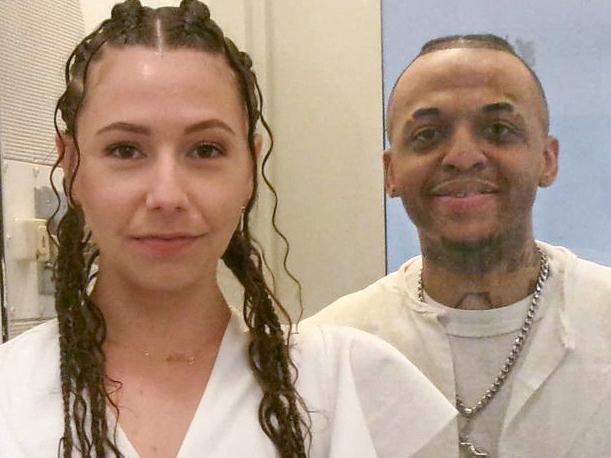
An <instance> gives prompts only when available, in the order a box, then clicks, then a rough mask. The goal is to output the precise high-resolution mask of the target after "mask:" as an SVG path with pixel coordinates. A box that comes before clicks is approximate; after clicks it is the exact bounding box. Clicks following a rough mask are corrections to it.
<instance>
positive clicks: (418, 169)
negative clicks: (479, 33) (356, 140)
mask: <svg viewBox="0 0 611 458" xmlns="http://www.w3.org/2000/svg"><path fill="white" fill-rule="evenodd" d="M543 110H544V109H543V101H542V98H541V95H540V94H539V92H538V91H537V86H536V83H535V82H534V80H533V78H532V76H531V75H530V73H529V72H528V70H527V69H526V68H525V67H524V65H523V64H522V63H521V62H520V61H519V60H518V59H516V58H515V57H513V56H511V55H510V54H508V53H504V52H501V51H496V50H489V49H447V50H441V51H435V52H432V53H430V54H427V55H424V56H422V57H420V58H418V59H417V60H416V61H414V63H413V64H412V65H411V66H410V67H409V68H408V69H407V71H406V72H405V73H404V74H403V76H402V77H401V80H400V81H399V83H398V85H397V87H396V88H395V93H394V98H393V102H392V107H391V110H390V113H391V116H390V119H389V122H390V126H391V127H390V129H389V137H390V140H391V144H392V146H391V148H390V150H389V151H387V152H385V154H384V167H385V177H386V189H387V192H388V193H389V194H390V195H391V196H400V197H401V199H402V201H403V205H404V206H405V209H406V211H407V213H408V215H409V217H410V218H411V219H412V221H413V222H414V224H415V225H416V226H417V228H418V232H419V235H420V239H421V242H422V243H423V244H430V243H434V244H439V243H442V244H448V243H450V244H453V245H456V244H458V245H465V246H478V245H479V244H481V243H486V242H489V241H491V240H498V239H499V238H502V237H503V236H506V235H507V234H513V236H519V237H526V238H528V237H532V215H531V214H532V206H533V204H534V200H535V195H536V192H537V187H538V186H549V185H550V184H552V182H553V181H554V179H555V177H556V173H557V154H558V144H557V141H556V140H555V139H554V138H553V137H548V136H547V133H546V131H545V127H544V116H545V115H544V111H543Z"/></svg>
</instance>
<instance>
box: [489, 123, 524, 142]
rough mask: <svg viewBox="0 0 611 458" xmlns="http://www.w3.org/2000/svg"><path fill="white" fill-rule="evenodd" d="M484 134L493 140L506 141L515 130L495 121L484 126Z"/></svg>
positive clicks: (511, 136)
mask: <svg viewBox="0 0 611 458" xmlns="http://www.w3.org/2000/svg"><path fill="white" fill-rule="evenodd" d="M484 134H485V136H486V137H488V138H491V139H492V140H494V141H508V140H511V139H512V138H513V136H514V135H515V134H516V131H515V130H514V129H513V128H511V127H510V126H508V125H506V124H503V123H500V122H495V123H492V124H490V125H489V126H487V127H486V128H484Z"/></svg>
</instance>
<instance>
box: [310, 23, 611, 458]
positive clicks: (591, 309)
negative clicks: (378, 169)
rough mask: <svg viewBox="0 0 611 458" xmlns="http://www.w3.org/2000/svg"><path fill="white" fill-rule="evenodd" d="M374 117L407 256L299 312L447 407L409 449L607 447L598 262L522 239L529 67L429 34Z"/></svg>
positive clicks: (608, 333) (609, 367) (607, 324)
mask: <svg viewBox="0 0 611 458" xmlns="http://www.w3.org/2000/svg"><path fill="white" fill-rule="evenodd" d="M387 118H388V119H387V122H388V125H387V133H388V138H389V140H390V145H391V146H390V148H389V150H388V151H386V152H385V153H384V157H383V160H384V170H385V184H386V191H387V193H388V195H390V196H391V197H400V198H401V200H402V201H403V205H404V207H405V209H406V211H407V214H408V215H409V217H410V219H411V220H412V222H413V223H414V224H415V226H416V227H417V230H418V235H419V239H420V245H421V251H422V256H421V257H420V256H419V257H417V258H414V259H411V260H409V261H408V262H406V263H405V264H404V265H403V266H402V267H401V268H400V269H399V270H398V271H397V272H394V273H392V274H390V275H388V276H387V277H384V278H382V279H381V280H379V281H377V282H376V283H374V284H373V285H371V286H369V287H368V288H366V289H364V290H362V291H359V292H357V293H354V294H351V295H348V296H346V297H343V298H341V299H339V300H338V301H336V302H335V303H333V304H331V305H330V306H329V307H327V308H326V309H324V310H323V311H322V312H320V313H319V314H318V315H316V316H315V317H313V318H311V319H310V320H308V322H309V323H337V324H345V325H349V326H354V327H357V328H361V329H364V330H366V331H369V332H371V333H373V334H377V335H378V336H381V337H383V338H384V339H386V340H387V341H388V342H390V343H391V344H393V345H395V346H396V347H397V348H398V349H399V350H401V351H402V352H403V353H404V354H405V355H406V356H407V357H408V358H409V359H410V360H411V361H412V362H413V363H414V364H416V365H417V366H418V367H419V368H420V370H421V371H422V372H423V373H424V374H425V375H426V376H427V377H429V378H430V379H431V381H432V382H433V383H434V384H435V385H436V386H437V388H439V389H440V391H442V392H443V393H444V394H445V395H446V396H447V398H448V399H449V400H451V401H452V402H455V403H456V407H457V409H458V410H459V412H460V415H459V417H458V421H457V422H456V423H454V424H453V425H452V426H451V427H450V428H448V429H447V430H446V431H444V433H443V437H441V438H440V441H439V443H437V444H435V448H434V449H433V448H431V449H429V450H425V451H423V452H422V455H423V456H435V457H443V458H445V457H456V456H461V457H462V456H494V457H497V456H498V457H512V458H514V457H554V458H557V457H580V458H581V457H602V456H611V269H609V268H606V267H603V266H599V265H596V264H593V263H590V262H587V261H584V260H581V259H578V258H577V257H576V256H575V255H573V254H572V253H571V252H569V251H568V250H566V249H564V248H560V247H552V246H550V245H547V244H544V243H541V242H535V240H534V236H533V223H532V208H533V204H534V201H535V196H536V192H537V188H538V187H546V186H550V185H551V184H552V183H553V182H554V180H555V178H556V175H557V171H558V142H557V140H556V139H555V138H554V137H552V136H550V135H549V134H548V128H549V120H548V109H547V102H546V99H545V94H544V92H543V88H542V87H541V84H540V82H539V80H538V78H537V77H536V75H535V74H534V72H533V71H532V70H531V69H530V68H529V67H528V66H527V64H526V63H525V62H524V61H522V60H521V59H520V58H519V57H518V56H517V55H516V54H515V52H514V51H513V49H512V47H511V46H510V45H509V44H508V43H507V42H505V41H504V40H502V39H500V38H498V37H496V36H493V35H468V36H453V37H446V38H441V39H437V40H433V41H432V42H429V43H427V44H426V45H425V46H424V47H423V48H422V51H421V53H420V54H419V55H418V57H417V58H416V59H415V60H414V61H413V62H412V63H411V64H410V65H409V66H408V67H407V68H406V70H405V71H404V72H403V74H402V75H401V76H400V78H399V79H398V81H397V82H396V85H395V87H394V89H393V93H392V95H391V99H390V101H389V107H388V116H387ZM405 427H406V428H409V427H410V425H405Z"/></svg>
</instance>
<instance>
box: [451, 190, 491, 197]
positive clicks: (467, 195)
mask: <svg viewBox="0 0 611 458" xmlns="http://www.w3.org/2000/svg"><path fill="white" fill-rule="evenodd" d="M479 194H488V193H487V192H484V191H470V192H456V193H454V197H470V196H476V195H479Z"/></svg>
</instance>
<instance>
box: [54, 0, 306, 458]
mask: <svg viewBox="0 0 611 458" xmlns="http://www.w3.org/2000/svg"><path fill="white" fill-rule="evenodd" d="M134 45H139V46H147V47H156V48H163V49H176V48H192V49H197V50H201V51H204V52H208V53H212V54H220V55H223V56H225V58H226V60H227V62H228V64H229V65H230V67H231V68H232V69H233V71H234V73H235V74H236V76H237V80H238V82H239V86H240V87H239V89H240V93H241V95H242V99H243V101H244V104H245V108H246V113H247V116H248V143H249V146H250V149H251V151H252V152H253V161H252V168H253V176H254V192H253V198H251V200H250V201H249V202H248V204H247V206H246V208H245V211H244V217H243V224H241V227H240V228H238V230H237V231H236V232H235V234H234V236H233V237H232V239H231V241H230V244H229V246H228V248H227V250H226V252H225V254H224V255H223V261H224V262H225V263H226V265H227V266H228V267H229V269H230V270H231V271H232V272H233V274H234V275H235V276H236V277H237V279H238V280H239V281H240V283H241V284H242V286H243V287H244V312H243V313H244V319H245V322H246V325H247V327H248V329H249V333H250V337H251V342H250V345H249V352H248V354H249V359H250V364H251V367H252V370H253V373H254V375H255V378H256V379H257V381H258V383H259V385H260V386H261V389H262V392H263V397H262V401H261V404H260V407H259V421H260V423H261V427H262V429H263V431H264V432H265V433H266V434H267V435H268V436H269V438H270V439H271V441H272V442H273V443H274V445H275V446H276V449H277V450H278V453H279V456H281V457H282V458H295V457H299V458H302V457H305V456H306V455H307V453H306V449H307V446H306V442H307V440H306V439H308V440H309V439H310V430H309V417H308V415H307V411H306V410H305V406H304V404H303V401H302V399H301V398H300V396H299V394H298V393H297V391H296V389H295V378H296V374H297V372H296V368H295V367H294V365H293V363H292V361H291V358H290V355H289V351H288V349H289V345H290V332H289V333H286V334H285V333H284V332H283V330H282V327H281V325H280V320H279V317H278V315H277V314H276V310H278V311H280V313H281V314H282V315H283V316H284V317H285V319H286V320H287V321H288V322H289V323H290V317H289V316H288V314H287V312H286V311H285V309H284V308H283V307H282V306H281V304H280V303H279V302H278V300H277V299H276V297H275V296H274V295H273V293H272V292H271V291H270V289H269V288H268V286H267V284H266V283H265V279H264V275H263V265H262V264H263V263H262V254H261V253H260V252H259V251H258V250H257V248H256V244H255V242H254V240H253V239H252V236H251V234H250V230H249V224H248V223H249V215H250V212H251V210H252V208H253V205H254V196H256V191H257V179H256V177H257V165H256V161H255V160H254V148H255V129H256V126H257V123H258V122H259V121H261V122H262V124H263V126H264V128H265V129H266V130H267V131H268V133H269V135H270V139H272V136H271V132H270V131H269V127H268V126H267V123H266V122H265V120H264V119H263V117H262V114H261V104H262V97H261V93H260V90H259V87H258V83H257V79H256V76H255V74H254V72H253V70H252V61H251V59H250V57H249V56H248V55H247V54H246V53H243V52H241V51H239V50H238V48H237V47H236V46H235V44H234V43H233V42H232V41H231V40H229V39H228V38H226V37H225V36H224V34H223V32H222V30H221V29H220V27H219V26H218V25H217V24H216V23H215V22H214V21H212V19H210V12H209V10H208V8H207V7H206V6H205V5H204V4H203V3H201V2H199V1H197V0H183V1H182V3H181V5H180V6H179V7H177V8H173V7H164V8H158V9H151V8H147V7H142V5H141V4H140V2H139V1H138V0H126V1H124V2H123V3H120V4H117V5H115V6H114V7H113V9H112V13H111V17H110V19H107V20H106V21H104V22H102V23H101V24H100V26H99V27H98V28H97V29H96V30H95V31H94V32H92V33H91V34H90V35H88V36H86V37H85V38H84V39H83V40H82V41H81V43H79V45H78V46H77V47H76V48H75V50H74V51H73V52H72V54H71V55H70V57H69V58H68V61H67V63H66V67H65V79H66V90H65V92H64V93H63V94H62V95H61V97H60V98H59V100H58V102H57V106H56V121H55V127H56V131H57V133H58V136H59V138H62V135H65V134H68V135H70V136H71V137H72V138H73V139H74V142H75V150H76V158H75V163H74V164H72V167H71V170H70V171H68V173H67V174H66V175H67V176H66V179H65V181H64V191H65V193H66V195H67V196H68V199H69V202H70V205H69V208H68V210H67V212H66V213H65V215H64V216H63V217H62V219H61V221H60V222H59V224H58V225H57V229H56V230H55V232H56V235H57V241H58V258H57V262H56V266H55V277H56V285H57V287H56V297H55V307H56V311H57V317H58V322H59V334H60V337H59V347H60V376H61V392H62V401H63V409H64V434H63V437H62V438H61V440H60V444H59V452H58V454H59V455H60V456H63V457H64V458H68V457H71V456H72V453H73V451H74V450H78V451H79V453H80V454H81V455H82V456H85V457H93V456H95V457H105V456H108V455H109V454H110V455H112V456H115V457H121V456H122V455H121V453H120V451H119V450H118V449H117V447H116V445H115V440H114V435H115V434H114V433H110V431H109V425H108V422H107V416H106V405H107V403H110V404H111V405H112V406H113V408H114V409H115V412H116V413H117V415H118V414H119V411H118V408H117V406H116V405H115V404H114V403H113V401H112V399H111V397H110V393H109V391H108V388H107V387H108V386H109V384H110V385H111V386H112V385H114V386H120V382H116V381H112V380H108V378H107V376H106V373H105V356H104V352H103V350H102V345H103V343H104V339H105V336H106V324H105V321H104V316H103V314H102V312H101V310H100V309H99V308H98V307H97V305H96V304H95V303H94V302H93V301H92V300H91V298H90V297H89V295H88V293H87V287H88V285H89V283H90V280H91V275H92V274H91V270H92V265H93V263H94V260H95V259H96V257H97V252H95V251H92V250H91V245H90V243H89V237H90V234H89V233H88V231H87V230H86V228H85V224H84V216H83V214H82V211H81V209H80V207H79V205H78V203H77V202H75V201H74V199H73V197H72V184H73V182H74V176H75V174H76V173H78V166H79V158H80V150H79V146H78V143H77V141H76V138H77V131H78V123H77V118H78V113H79V110H80V108H81V107H82V105H83V103H84V101H85V99H86V88H87V84H86V82H87V72H88V68H89V66H90V65H91V63H92V62H94V61H95V60H97V59H100V58H101V57H102V55H103V53H104V52H105V50H106V49H108V48H112V47H114V48H120V47H125V46H134ZM57 114H60V115H61V118H62V120H63V122H64V124H65V130H64V133H63V134H62V133H61V131H60V128H59V126H58V122H57V118H58V116H57ZM272 145H273V141H272ZM270 152H271V146H270V148H269V150H268V151H267V153H266V155H265V160H264V163H265V162H266V160H267V158H268V157H269V154H270ZM62 160H63V152H60V157H59V158H58V161H57V163H56V165H55V168H57V167H58V166H59V164H60V163H61V162H62ZM264 179H265V182H266V183H267V184H268V185H270V184H269V181H268V180H267V178H266V177H265V172H264ZM270 186H271V185H270ZM271 189H272V193H273V195H274V197H275V196H276V194H275V191H274V190H273V187H271ZM274 215H275V212H274ZM272 223H273V227H274V229H275V230H276V231H277V227H276V224H275V222H274V221H272ZM280 236H281V237H282V238H283V240H285V241H286V239H285V238H284V236H282V234H280ZM285 267H286V257H285ZM289 275H290V274H289ZM115 433H116V430H115Z"/></svg>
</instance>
